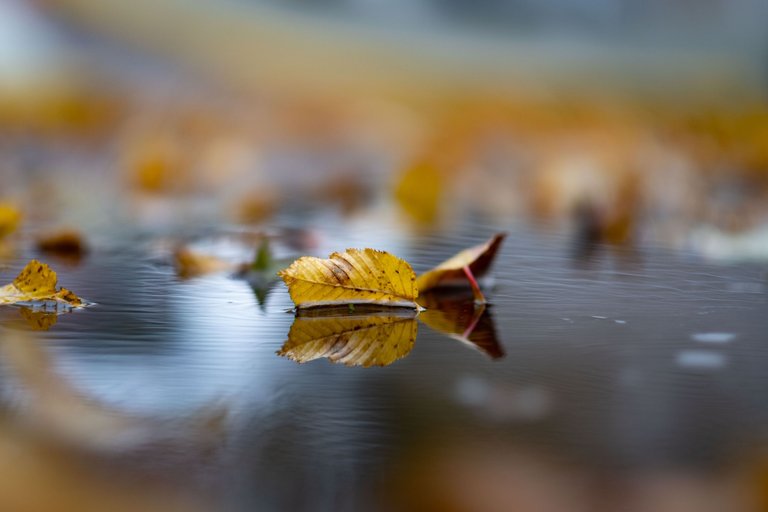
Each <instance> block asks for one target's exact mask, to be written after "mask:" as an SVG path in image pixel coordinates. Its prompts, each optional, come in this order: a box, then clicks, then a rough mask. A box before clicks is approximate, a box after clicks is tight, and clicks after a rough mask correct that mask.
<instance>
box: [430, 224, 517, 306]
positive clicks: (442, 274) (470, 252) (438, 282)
mask: <svg viewBox="0 0 768 512" xmlns="http://www.w3.org/2000/svg"><path fill="white" fill-rule="evenodd" d="M505 236H506V234H504V233H498V234H496V235H494V236H493V238H491V239H490V240H488V241H487V242H485V243H484V244H480V245H476V246H474V247H470V248H469V249H464V250H463V251H461V252H460V253H458V254H456V255H455V256H453V257H452V258H450V259H447V260H445V261H444V262H442V263H441V264H440V265H438V266H437V267H435V268H433V269H432V270H429V271H427V272H425V273H424V274H422V275H420V276H419V278H418V279H417V280H416V285H417V286H418V288H419V290H421V291H422V292H424V291H427V290H430V289H432V288H438V287H442V286H456V285H466V284H469V285H470V286H472V290H473V291H474V292H475V299H476V300H477V301H478V302H484V298H483V295H482V293H481V292H480V289H479V286H478V284H477V281H476V279H477V278H480V277H482V276H483V275H485V274H486V273H487V272H488V269H489V268H490V266H491V263H493V259H494V258H495V256H496V252H497V251H498V250H499V247H500V246H501V243H502V242H503V241H504V237H505Z"/></svg>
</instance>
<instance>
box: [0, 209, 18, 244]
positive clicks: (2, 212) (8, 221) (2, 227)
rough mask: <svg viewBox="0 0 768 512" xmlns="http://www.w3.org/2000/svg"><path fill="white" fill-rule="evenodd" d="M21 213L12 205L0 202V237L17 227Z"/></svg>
mask: <svg viewBox="0 0 768 512" xmlns="http://www.w3.org/2000/svg"><path fill="white" fill-rule="evenodd" d="M19 222H21V213H19V210H17V209H16V208H14V207H13V206H11V205H9V204H5V203H0V238H4V237H6V236H8V235H10V234H11V233H13V232H14V231H16V229H17V228H18V227H19Z"/></svg>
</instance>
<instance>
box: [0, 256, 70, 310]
mask: <svg viewBox="0 0 768 512" xmlns="http://www.w3.org/2000/svg"><path fill="white" fill-rule="evenodd" d="M57 284H58V277H57V276H56V272H54V271H53V270H52V269H51V267H49V266H48V265H46V264H45V263H40V262H39V261H37V260H32V261H30V262H29V263H27V266H26V267H24V270H22V271H21V273H20V274H19V275H18V276H17V277H16V279H14V280H13V282H12V283H10V284H7V285H5V286H3V287H0V305H3V304H19V303H28V302H46V303H47V302H54V303H56V304H62V305H65V306H68V307H81V306H83V301H82V300H81V299H80V297H78V296H77V295H75V294H74V293H72V292H71V291H69V290H67V289H66V288H59V289H57V288H56V285H57Z"/></svg>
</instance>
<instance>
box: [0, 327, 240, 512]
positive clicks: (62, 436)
mask: <svg viewBox="0 0 768 512" xmlns="http://www.w3.org/2000/svg"><path fill="white" fill-rule="evenodd" d="M54 318H55V317H54ZM0 357H1V358H2V361H3V369H4V370H6V371H7V373H6V372H3V381H4V382H3V384H4V386H3V388H4V389H5V391H4V393H3V402H2V406H0V439H1V441H0V510H3V511H6V510H8V511H11V510H12V511H14V512H46V511H54V510H55V511H57V512H90V511H93V512H96V511H102V510H111V511H116V512H139V511H154V510H167V511H178V512H203V511H205V510H211V509H212V508H211V507H210V506H209V505H208V504H205V503H206V502H209V501H210V497H208V496H205V493H204V492H201V491H199V490H195V489H193V488H186V489H185V490H184V492H181V489H180V487H179V485H180V482H174V480H177V479H179V478H181V479H182V480H184V481H185V482H186V484H188V483H189V480H190V479H191V478H194V474H195V473H196V472H199V469H200V468H201V467H202V466H204V465H207V464H210V462H211V459H212V455H213V456H215V455H216V453H217V452H218V451H220V447H221V446H222V442H221V441H222V437H223V436H224V432H225V430H224V420H225V418H226V410H225V409H223V408H222V407H211V408H209V409H207V410H204V411H199V412H198V413H196V414H193V415H192V416H190V417H188V418H184V419H182V418H175V419H161V418H153V417H146V416H139V415H135V414H131V413H128V412H125V411H121V410H118V409H116V408H114V407H113V406H110V405H107V404H106V403H102V402H100V401H99V400H97V399H94V398H93V397H89V396H87V395H86V394H85V393H83V392H82V391H80V390H79V389H77V388H76V387H75V386H74V385H73V384H72V383H71V382H69V381H68V380H67V378H66V377H64V375H63V374H62V373H60V372H59V371H57V369H56V368H55V367H54V363H55V362H56V361H55V360H54V359H53V358H52V354H51V353H50V351H49V350H48V349H46V347H45V345H44V344H43V343H42V342H41V341H40V340H38V339H37V338H34V337H31V336H30V335H29V334H24V333H23V331H16V332H13V331H6V332H4V333H3V336H2V337H0ZM15 386H20V387H19V388H18V392H13V393H12V392H11V390H12V389H14V388H15ZM158 460H164V462H163V464H158V462H157V461H158ZM127 461H130V462H129V463H127ZM169 463H171V464H173V465H178V466H179V467H184V468H185V475H184V476H183V477H181V476H179V475H171V474H168V471H167V468H166V467H164V465H165V464H169ZM181 485H185V484H181Z"/></svg>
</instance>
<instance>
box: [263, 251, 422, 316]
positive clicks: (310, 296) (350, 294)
mask: <svg viewBox="0 0 768 512" xmlns="http://www.w3.org/2000/svg"><path fill="white" fill-rule="evenodd" d="M278 275H279V276H280V277H282V278H283V280H284V281H285V284H286V285H288V291H289V293H290V294H291V299H293V302H294V303H295V304H296V307H297V308H310V307H316V306H334V305H340V304H376V305H379V306H394V307H408V308H414V309H418V307H419V306H418V305H417V304H416V297H417V296H418V290H417V288H416V275H415V274H414V273H413V269H412V268H411V266H410V265H409V264H408V263H407V262H405V261H404V260H401V259H400V258H398V257H397V256H394V255H392V254H389V253H387V252H384V251H377V250H375V249H347V251H346V252H343V253H338V252H335V253H333V254H331V256H330V258H328V259H322V258H314V257H311V256H304V257H302V258H299V259H298V260H296V261H294V262H293V263H292V264H291V266H290V267H288V268H287V269H285V270H283V271H281V272H279V273H278Z"/></svg>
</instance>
